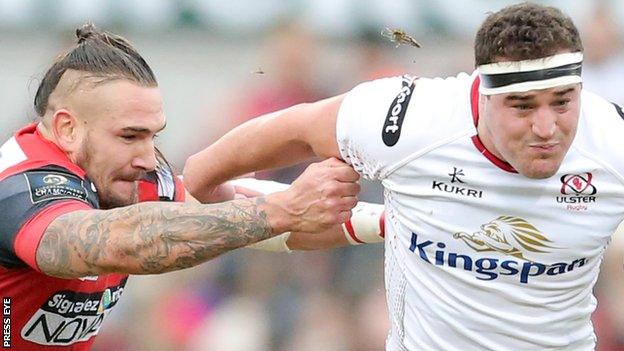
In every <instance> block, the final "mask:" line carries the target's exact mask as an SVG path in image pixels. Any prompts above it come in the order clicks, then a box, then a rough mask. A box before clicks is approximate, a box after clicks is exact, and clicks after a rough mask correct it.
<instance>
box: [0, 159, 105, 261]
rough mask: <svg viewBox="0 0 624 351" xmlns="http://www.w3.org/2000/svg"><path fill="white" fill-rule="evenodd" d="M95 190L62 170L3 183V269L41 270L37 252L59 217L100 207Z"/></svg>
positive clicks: (14, 177)
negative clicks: (37, 263)
mask: <svg viewBox="0 0 624 351" xmlns="http://www.w3.org/2000/svg"><path fill="white" fill-rule="evenodd" d="M94 189H95V188H94V187H93V186H91V183H90V182H89V181H87V180H84V179H82V178H80V177H79V176H77V175H75V174H73V173H71V172H69V171H68V170H66V169H64V168H61V167H52V166H51V167H46V168H41V169H36V170H28V171H24V172H22V173H18V174H15V175H12V176H9V177H7V178H6V179H4V180H2V181H0V266H2V267H5V268H17V267H25V266H30V267H31V268H33V269H36V270H38V267H37V265H36V260H35V253H36V250H37V247H38V245H39V241H40V239H41V237H42V235H43V233H44V232H45V230H46V228H47V227H48V225H49V224H50V223H51V222H52V221H54V219H56V218H58V217H59V216H61V215H63V214H65V213H69V212H72V211H77V210H85V209H93V208H97V207H98V200H97V195H96V193H95V190H94Z"/></svg>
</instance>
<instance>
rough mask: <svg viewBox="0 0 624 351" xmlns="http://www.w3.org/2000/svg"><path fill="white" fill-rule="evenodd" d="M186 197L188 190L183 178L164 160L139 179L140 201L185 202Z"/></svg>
mask: <svg viewBox="0 0 624 351" xmlns="http://www.w3.org/2000/svg"><path fill="white" fill-rule="evenodd" d="M185 199H186V190H185V188H184V183H183V182H182V179H181V178H179V177H177V176H176V175H175V174H174V172H173V170H172V169H171V167H170V166H169V165H168V164H166V163H164V162H163V163H160V164H159V165H158V167H156V169H155V170H154V171H152V172H149V173H148V174H147V175H146V176H145V178H143V179H141V180H140V181H139V202H146V201H173V202H184V201H185Z"/></svg>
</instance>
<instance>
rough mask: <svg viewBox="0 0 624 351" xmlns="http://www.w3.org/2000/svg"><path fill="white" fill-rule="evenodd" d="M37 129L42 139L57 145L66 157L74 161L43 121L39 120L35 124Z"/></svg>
mask: <svg viewBox="0 0 624 351" xmlns="http://www.w3.org/2000/svg"><path fill="white" fill-rule="evenodd" d="M37 131H38V132H39V135H41V137H42V138H43V139H45V140H47V141H49V142H51V143H52V144H54V145H56V147H58V149H59V150H61V151H62V152H63V153H64V154H66V155H67V158H69V159H70V160H71V161H72V162H73V163H76V160H75V158H74V157H73V155H72V154H71V153H69V152H67V150H65V149H64V148H62V147H61V145H60V143H59V142H58V139H57V138H56V136H55V135H54V133H53V132H52V130H51V129H50V128H49V127H48V126H47V125H46V123H45V122H43V121H41V122H39V123H38V124H37Z"/></svg>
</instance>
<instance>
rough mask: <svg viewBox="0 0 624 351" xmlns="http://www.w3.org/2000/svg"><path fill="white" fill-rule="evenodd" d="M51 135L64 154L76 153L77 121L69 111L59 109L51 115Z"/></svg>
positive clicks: (78, 133) (78, 127) (77, 145)
mask: <svg viewBox="0 0 624 351" xmlns="http://www.w3.org/2000/svg"><path fill="white" fill-rule="evenodd" d="M51 118H52V121H51V127H52V133H53V134H54V137H55V139H56V141H57V143H58V145H59V146H60V147H61V149H63V151H65V152H72V151H76V150H77V148H79V147H80V144H81V140H80V134H81V133H80V130H79V129H80V126H79V124H78V123H79V121H78V119H77V118H76V116H74V115H73V114H72V113H71V112H70V111H69V110H67V109H59V110H56V112H54V115H52V117H51Z"/></svg>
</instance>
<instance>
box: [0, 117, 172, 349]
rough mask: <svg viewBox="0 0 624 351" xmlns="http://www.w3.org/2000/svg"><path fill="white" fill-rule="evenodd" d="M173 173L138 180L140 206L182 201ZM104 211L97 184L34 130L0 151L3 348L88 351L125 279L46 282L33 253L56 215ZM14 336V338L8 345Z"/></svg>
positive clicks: (26, 130) (109, 277) (165, 171)
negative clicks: (145, 203) (101, 208)
mask: <svg viewBox="0 0 624 351" xmlns="http://www.w3.org/2000/svg"><path fill="white" fill-rule="evenodd" d="M175 179H176V181H174V177H172V174H171V170H170V168H169V167H165V166H164V165H163V166H159V167H158V169H157V170H156V171H154V172H151V173H150V174H149V176H148V177H147V179H145V180H143V181H140V182H139V198H140V200H141V201H174V200H175V201H183V198H184V190H183V189H184V188H183V187H182V186H181V182H179V181H178V180H177V178H175ZM94 208H98V195H97V189H96V187H95V185H94V184H93V183H92V182H91V181H90V180H89V179H88V178H87V177H86V175H85V173H84V171H83V170H82V169H80V168H79V167H78V166H76V165H75V164H72V163H71V162H70V161H69V159H68V158H67V157H66V156H65V154H64V153H63V152H62V151H61V150H60V149H58V147H57V146H56V145H55V144H53V143H51V142H50V141H47V140H45V139H43V138H42V137H41V135H40V134H39V133H38V132H37V130H36V126H35V125H34V124H33V125H29V126H27V127H26V128H24V129H22V130H20V131H18V132H17V133H16V134H15V136H14V137H12V138H11V139H9V140H8V141H7V142H6V143H5V144H4V145H2V147H0V299H2V302H3V321H4V323H3V326H5V328H6V326H7V325H8V326H9V328H8V329H9V332H8V333H7V330H6V329H5V330H3V331H4V334H3V336H4V338H3V346H4V347H6V346H10V347H11V349H15V350H20V351H23V350H40V349H42V350H88V349H89V348H90V346H91V344H92V343H93V341H94V339H95V335H96V334H97V333H98V331H99V329H100V326H101V324H102V321H103V320H104V318H105V317H106V315H107V314H108V313H109V312H110V310H111V309H112V308H113V307H114V306H115V305H116V304H117V301H118V300H119V298H120V297H121V294H122V292H123V289H124V285H125V284H126V280H127V275H123V274H108V275H102V276H92V277H83V278H80V279H59V278H55V277H50V276H47V275H45V274H43V273H41V272H40V270H39V268H38V267H37V263H36V259H35V253H36V250H37V246H38V244H39V241H40V239H41V237H42V235H43V233H44V232H45V230H46V228H47V226H48V225H49V224H50V223H51V222H52V221H53V220H54V219H55V218H57V217H58V216H60V215H62V214H65V213H68V212H71V211H77V210H85V209H94ZM7 336H8V340H7Z"/></svg>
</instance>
